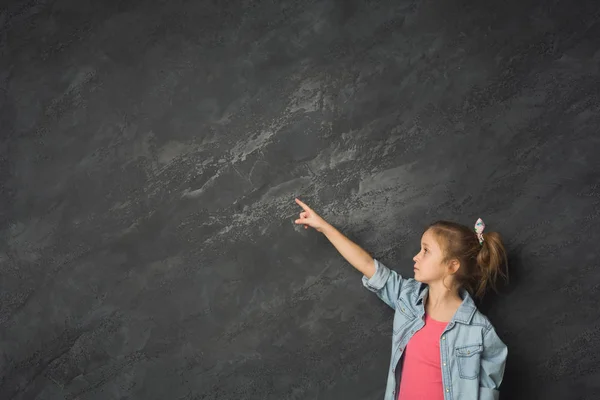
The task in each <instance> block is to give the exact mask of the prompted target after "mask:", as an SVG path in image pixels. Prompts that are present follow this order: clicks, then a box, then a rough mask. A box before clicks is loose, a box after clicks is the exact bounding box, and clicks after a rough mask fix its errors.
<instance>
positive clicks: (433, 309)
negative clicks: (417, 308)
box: [425, 285, 463, 321]
mask: <svg viewBox="0 0 600 400" xmlns="http://www.w3.org/2000/svg"><path fill="white" fill-rule="evenodd" d="M462 301H463V300H462V298H461V297H460V295H459V294H458V290H457V289H455V290H451V291H450V290H448V289H446V288H445V287H443V286H441V287H438V286H435V285H430V286H429V292H428V293H427V299H426V300H425V311H426V313H427V314H429V315H430V316H431V317H432V318H433V319H437V320H439V321H450V320H451V319H452V317H453V316H454V313H455V312H456V310H458V307H460V305H461V303H462ZM436 317H437V318H436Z"/></svg>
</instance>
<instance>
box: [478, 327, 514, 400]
mask: <svg viewBox="0 0 600 400" xmlns="http://www.w3.org/2000/svg"><path fill="white" fill-rule="evenodd" d="M507 355H508V348H507V347H506V345H505V344H504V343H503V342H502V340H500V338H499V337H498V335H497V334H496V331H495V330H494V328H493V327H490V329H489V330H488V331H487V332H486V333H485V335H484V337H483V354H482V356H481V370H480V378H479V400H498V398H499V397H500V392H499V388H500V384H501V383H502V378H503V376H504V367H505V365H506V356H507Z"/></svg>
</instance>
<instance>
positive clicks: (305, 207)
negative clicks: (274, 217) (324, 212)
mask: <svg viewBox="0 0 600 400" xmlns="http://www.w3.org/2000/svg"><path fill="white" fill-rule="evenodd" d="M296 203H298V205H299V206H300V207H302V208H303V209H304V211H310V207H309V206H307V205H306V204H304V203H303V202H301V201H300V199H298V198H296Z"/></svg>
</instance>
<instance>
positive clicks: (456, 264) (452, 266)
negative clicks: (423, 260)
mask: <svg viewBox="0 0 600 400" xmlns="http://www.w3.org/2000/svg"><path fill="white" fill-rule="evenodd" d="M459 268H460V261H458V260H457V259H454V260H451V261H450V262H449V263H448V269H449V270H450V274H455V273H456V272H457V271H458V269H459Z"/></svg>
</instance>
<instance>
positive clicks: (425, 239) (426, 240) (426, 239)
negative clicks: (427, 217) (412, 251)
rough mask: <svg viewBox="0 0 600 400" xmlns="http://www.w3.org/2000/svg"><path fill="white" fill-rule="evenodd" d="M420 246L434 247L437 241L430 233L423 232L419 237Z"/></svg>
mask: <svg viewBox="0 0 600 400" xmlns="http://www.w3.org/2000/svg"><path fill="white" fill-rule="evenodd" d="M421 244H423V245H429V246H436V247H437V246H438V244H437V240H435V237H434V236H433V235H432V234H431V232H430V231H427V232H425V233H424V234H423V236H421Z"/></svg>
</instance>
